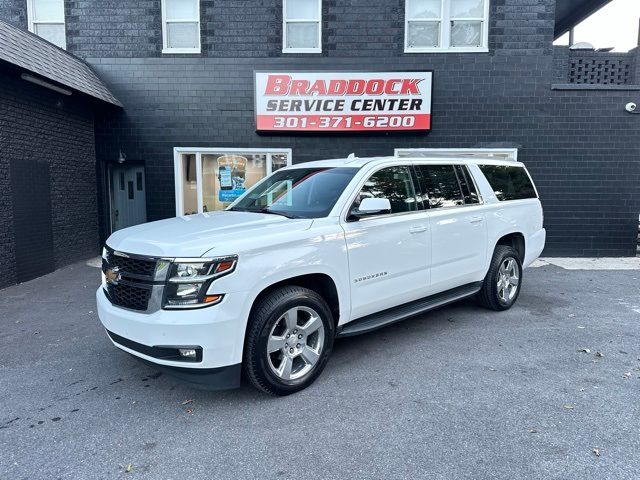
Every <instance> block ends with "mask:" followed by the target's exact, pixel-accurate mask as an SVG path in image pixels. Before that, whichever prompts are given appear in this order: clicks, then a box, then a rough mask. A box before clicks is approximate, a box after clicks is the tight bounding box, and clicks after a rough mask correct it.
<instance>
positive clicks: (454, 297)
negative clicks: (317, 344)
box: [337, 282, 482, 337]
mask: <svg viewBox="0 0 640 480" xmlns="http://www.w3.org/2000/svg"><path fill="white" fill-rule="evenodd" d="M481 288H482V282H474V283H468V284H466V285H462V286H461V287H456V288H452V289H451V290H447V291H445V292H441V293H436V294H435V295H430V296H428V297H425V298H421V299H419V300H414V301H413V302H409V303H404V304H402V305H398V306H397V307H393V308H389V309H387V310H383V311H381V312H377V313H372V314H371V315H367V316H366V317H361V318H358V319H356V320H353V321H352V322H349V323H347V324H346V325H345V326H344V327H343V328H342V329H341V330H340V331H339V332H338V335H337V336H338V337H351V336H353V335H360V334H361V333H367V332H371V331H372V330H376V329H378V328H381V327H385V326H387V325H391V324H392V323H396V322H399V321H401V320H404V319H406V318H409V317H413V316H414V315H418V314H420V313H424V312H428V311H429V310H433V309H434V308H438V307H442V306H443V305H446V304H448V303H452V302H456V301H458V300H462V299H463V298H466V297H470V296H471V295H475V294H476V293H478V292H479V291H480V289H481Z"/></svg>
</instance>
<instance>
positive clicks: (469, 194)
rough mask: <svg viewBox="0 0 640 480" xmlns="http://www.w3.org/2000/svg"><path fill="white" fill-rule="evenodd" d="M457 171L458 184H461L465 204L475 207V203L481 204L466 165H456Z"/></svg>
mask: <svg viewBox="0 0 640 480" xmlns="http://www.w3.org/2000/svg"><path fill="white" fill-rule="evenodd" d="M455 170H456V174H457V175H458V182H460V188H461V189H462V195H463V196H464V204H465V205H473V204H474V203H480V200H479V198H478V192H477V191H476V186H475V185H474V183H473V180H472V179H471V174H470V173H469V169H468V168H467V167H466V166H464V165H456V166H455Z"/></svg>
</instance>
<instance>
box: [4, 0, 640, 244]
mask: <svg viewBox="0 0 640 480" xmlns="http://www.w3.org/2000/svg"><path fill="white" fill-rule="evenodd" d="M56 2H58V6H57V7H55V5H56ZM40 3H43V4H44V3H46V5H47V7H46V8H45V7H43V8H41V9H40V11H39V10H38V7H39V5H40ZM606 3H608V0H351V1H349V2H345V1H341V0H295V1H294V0H261V1H256V2H244V1H239V0H215V1H214V0H199V1H198V0H128V1H124V0H110V1H103V0H50V1H48V2H41V0H0V19H2V20H5V21H6V22H9V23H11V24H13V25H16V26H17V27H19V28H21V29H24V30H31V31H33V32H35V33H38V34H39V35H42V36H44V37H45V38H48V39H50V40H52V41H53V42H55V43H57V44H59V45H60V46H61V47H64V48H66V50H67V52H69V53H71V54H73V55H75V56H77V57H79V58H81V59H83V60H84V61H85V62H86V63H87V64H88V65H90V66H91V68H92V70H93V71H94V72H95V73H96V74H97V75H98V76H99V77H100V78H101V79H102V81H104V83H105V84H106V85H107V86H108V88H109V89H110V90H111V91H112V92H113V94H114V96H115V97H117V98H118V99H119V100H120V101H121V102H122V105H123V108H122V109H111V108H107V109H104V108H100V109H97V110H96V111H95V125H94V128H95V156H96V159H97V172H98V178H97V185H98V187H97V188H98V196H97V198H98V200H97V207H96V208H98V210H99V222H98V223H99V229H100V233H99V235H100V238H101V239H103V240H104V238H106V236H108V234H109V233H110V231H112V230H114V229H117V228H121V227H123V226H126V225H128V224H132V223H136V222H140V221H147V220H148V221H150V220H156V219H161V218H165V217H168V216H173V215H176V214H183V213H192V212H196V211H205V210H211V209H217V208H221V207H223V206H224V201H223V200H224V199H223V198H222V197H221V196H219V195H218V194H219V192H217V191H216V190H217V189H219V188H220V185H219V181H220V180H219V170H217V169H218V168H219V166H220V165H222V164H223V163H225V162H231V163H234V162H235V163H234V164H237V163H238V162H240V163H241V164H242V165H243V168H245V167H244V166H247V165H249V164H251V166H252V167H251V168H253V169H254V171H253V174H254V175H255V176H256V178H257V177H260V176H261V175H264V174H266V173H268V172H270V171H271V170H273V169H275V168H278V167H279V166H280V165H283V164H286V163H289V162H293V163H298V162H304V161H308V160H312V159H318V158H330V157H340V156H346V155H347V154H349V153H351V152H353V153H355V154H356V155H357V156H371V155H393V154H394V153H396V154H399V155H406V154H409V153H412V154H417V155H420V154H425V153H432V152H434V149H437V151H438V152H439V154H445V153H450V152H447V151H443V150H442V149H454V150H455V153H457V154H460V153H462V154H465V155H475V154H492V155H496V156H508V157H509V156H510V157H515V156H517V158H518V160H521V161H523V162H525V163H526V164H527V166H528V168H529V170H530V171H531V173H532V175H533V177H534V179H535V180H536V182H537V185H538V188H539V192H540V196H541V200H542V202H543V204H544V207H545V226H546V228H547V232H548V241H547V249H546V251H545V254H546V255H568V256H626V255H635V254H636V235H637V227H638V214H639V213H640V191H639V187H638V185H640V157H639V155H640V117H637V116H635V115H632V114H630V113H629V112H627V111H625V105H626V104H627V103H629V102H639V101H640V49H638V48H636V49H634V50H632V51H631V52H629V53H611V52H597V51H584V50H571V51H570V50H569V48H568V47H554V46H553V40H554V38H557V37H558V36H560V35H561V34H563V33H565V32H566V31H568V30H569V29H570V28H571V27H572V26H574V25H576V24H577V23H579V22H580V21H581V20H582V19H584V18H586V17H587V16H588V15H589V14H591V13H592V12H593V11H595V10H596V9H598V8H599V7H601V6H602V5H604V4H606ZM52 5H53V6H52ZM56 8H57V10H56ZM261 71H266V72H288V73H292V74H296V73H299V72H304V71H310V72H325V73H329V74H332V75H336V76H337V77H336V78H341V77H340V75H342V74H343V73H344V72H369V73H379V74H383V73H388V72H412V71H418V72H427V71H428V72H432V75H433V77H432V78H433V84H432V90H431V91H430V93H431V109H430V114H431V126H430V129H429V130H428V131H427V130H421V131H416V130H409V131H399V130H401V129H395V130H394V129H382V130H376V131H372V132H350V131H335V130H332V129H326V130H325V131H318V130H317V129H315V130H314V129H309V130H313V131H300V130H305V129H303V128H295V129H287V128H283V129H281V131H273V129H271V130H269V131H260V132H257V131H256V110H255V109H256V101H257V99H256V92H255V86H254V82H255V72H261ZM246 168H247V169H249V167H248V166H247V167H246ZM216 178H217V180H216ZM0 181H1V180H0ZM216 182H218V183H216ZM3 191H4V190H3ZM3 223H4V220H3ZM89 243H91V242H89ZM94 243H97V242H94ZM96 251H97V250H96Z"/></svg>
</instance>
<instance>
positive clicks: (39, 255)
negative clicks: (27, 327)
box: [10, 159, 54, 282]
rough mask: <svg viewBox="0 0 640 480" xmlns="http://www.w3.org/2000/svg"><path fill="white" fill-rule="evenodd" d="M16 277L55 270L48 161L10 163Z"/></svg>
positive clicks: (27, 278)
mask: <svg viewBox="0 0 640 480" xmlns="http://www.w3.org/2000/svg"><path fill="white" fill-rule="evenodd" d="M10 175H11V193H12V196H13V231H14V235H15V256H16V277H17V278H16V280H17V281H18V282H24V281H27V280H31V279H32V278H36V277H39V276H40V275H44V274H45V273H49V272H52V271H53V270H54V258H53V233H52V230H51V189H50V185H51V184H50V178H49V164H48V163H44V162H36V161H27V160H24V159H14V160H11V162H10Z"/></svg>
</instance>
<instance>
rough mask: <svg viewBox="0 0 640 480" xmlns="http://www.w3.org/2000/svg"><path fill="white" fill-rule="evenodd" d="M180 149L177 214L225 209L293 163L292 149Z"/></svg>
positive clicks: (177, 152) (177, 171)
mask: <svg viewBox="0 0 640 480" xmlns="http://www.w3.org/2000/svg"><path fill="white" fill-rule="evenodd" d="M180 150H181V149H180V148H177V149H176V161H177V162H178V164H177V166H178V168H176V174H177V176H178V178H176V213H177V214H178V215H190V214H193V213H198V212H213V211H216V210H223V209H225V208H226V207H228V206H229V205H230V204H231V203H232V202H233V201H235V200H236V199H237V198H238V197H239V196H240V195H242V194H243V193H244V192H245V191H246V190H247V189H248V188H250V187H252V186H253V185H255V184H256V183H257V182H259V181H260V180H262V179H263V178H264V177H265V176H267V175H269V174H271V173H272V172H275V171H276V170H278V169H280V168H282V167H285V166H287V165H290V164H291V151H290V150H288V149H286V150H270V149H265V150H260V149H245V150H235V149H224V148H221V149H213V148H206V149H204V148H203V149H201V150H198V151H193V152H181V151H180Z"/></svg>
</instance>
